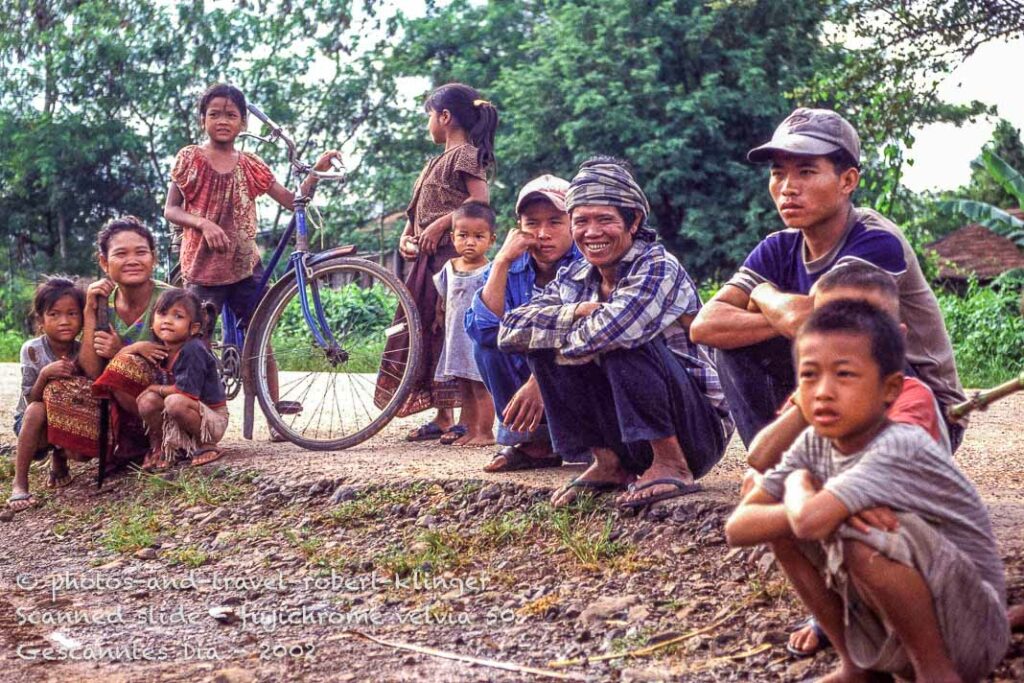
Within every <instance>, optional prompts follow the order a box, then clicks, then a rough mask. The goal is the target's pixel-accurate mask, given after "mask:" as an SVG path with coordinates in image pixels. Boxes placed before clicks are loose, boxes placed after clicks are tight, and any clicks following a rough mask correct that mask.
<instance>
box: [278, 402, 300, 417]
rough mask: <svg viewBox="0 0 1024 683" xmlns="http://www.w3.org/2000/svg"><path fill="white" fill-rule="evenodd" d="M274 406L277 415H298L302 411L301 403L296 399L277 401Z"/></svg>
mask: <svg viewBox="0 0 1024 683" xmlns="http://www.w3.org/2000/svg"><path fill="white" fill-rule="evenodd" d="M274 408H276V409H277V414H278V415H298V414H299V413H301V412H302V404H301V403H299V402H298V401H278V402H277V403H275V404H274Z"/></svg>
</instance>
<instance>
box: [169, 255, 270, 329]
mask: <svg viewBox="0 0 1024 683" xmlns="http://www.w3.org/2000/svg"><path fill="white" fill-rule="evenodd" d="M259 270H261V271H262V268H260V269H259ZM261 277H262V274H261V273H253V275H251V276H250V277H247V278H245V279H244V280H239V281H238V282H233V283H231V284H230V285H186V288H187V289H188V291H190V292H192V293H193V294H195V295H196V296H197V297H199V300H200V301H209V302H210V303H212V304H213V305H214V307H215V308H216V309H217V315H220V311H221V309H222V308H223V307H224V305H225V304H227V306H228V308H230V309H231V312H232V313H234V314H235V317H236V318H238V319H239V320H242V321H245V322H248V321H249V317H250V316H251V315H252V314H253V311H255V310H256V305H257V304H258V303H259V302H260V294H261V292H260V278H261Z"/></svg>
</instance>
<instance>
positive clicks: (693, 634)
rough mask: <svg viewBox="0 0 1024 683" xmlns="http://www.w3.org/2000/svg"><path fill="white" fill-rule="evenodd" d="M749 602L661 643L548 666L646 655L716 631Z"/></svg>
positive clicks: (560, 661) (571, 664)
mask: <svg viewBox="0 0 1024 683" xmlns="http://www.w3.org/2000/svg"><path fill="white" fill-rule="evenodd" d="M749 602H750V601H749V600H748V601H745V602H744V603H743V604H742V605H740V606H739V607H737V608H736V609H734V610H732V611H731V612H729V613H728V614H726V615H725V616H724V617H722V618H721V619H718V620H716V621H714V622H712V623H710V624H708V625H707V626H704V627H703V628H699V629H697V630H696V631H690V632H689V633H684V634H683V635H681V636H676V637H675V638H669V639H668V640H663V641H661V642H660V643H655V644H654V645H646V646H644V647H641V648H637V649H635V650H626V651H625V652H620V653H618V654H610V655H598V656H596V657H580V658H578V659H562V660H559V661H555V662H548V666H550V667H555V668H562V667H566V666H578V665H580V664H586V663H587V662H605V661H608V660H609V659H622V658H623V657H646V656H647V655H649V654H651V653H653V652H657V651H658V650H662V649H664V648H666V647H668V646H670V645H675V644H676V643H682V642H684V641H686V640H690V639H691V638H696V637H697V636H700V635H704V634H705V633H708V632H709V631H714V630H715V629H716V628H718V627H719V626H721V625H722V624H724V623H725V622H727V621H729V620H730V619H732V618H733V617H734V616H736V615H737V614H739V613H740V612H741V611H742V610H743V609H745V608H746V607H747V605H748V604H749Z"/></svg>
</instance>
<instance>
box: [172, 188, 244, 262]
mask: <svg viewBox="0 0 1024 683" xmlns="http://www.w3.org/2000/svg"><path fill="white" fill-rule="evenodd" d="M164 218H166V219H167V220H168V221H170V222H171V223H174V224H175V225H180V226H181V227H183V228H195V229H196V230H198V231H200V232H201V233H203V240H204V241H205V242H206V244H207V245H209V247H210V248H211V249H213V250H214V251H227V249H228V247H229V246H230V245H231V242H230V240H228V236H227V233H225V232H224V229H223V228H221V227H220V226H219V225H217V224H216V223H214V222H213V221H211V220H209V219H207V218H203V217H202V216H193V215H192V214H190V213H189V212H188V211H186V210H185V197H184V196H183V195H182V194H181V190H180V189H179V188H178V186H177V185H176V184H175V183H171V184H170V186H169V187H168V188H167V201H166V202H164Z"/></svg>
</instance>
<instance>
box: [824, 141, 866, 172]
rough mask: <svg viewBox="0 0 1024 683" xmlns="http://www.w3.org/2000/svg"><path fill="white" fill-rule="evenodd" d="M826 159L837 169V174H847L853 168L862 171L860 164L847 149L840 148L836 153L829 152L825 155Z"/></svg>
mask: <svg viewBox="0 0 1024 683" xmlns="http://www.w3.org/2000/svg"><path fill="white" fill-rule="evenodd" d="M825 158H826V159H828V160H829V162H830V163H831V164H832V167H833V168H835V169H836V174H837V175H839V174H841V173H845V172H846V171H848V170H849V169H851V168H855V169H857V170H858V171H859V170H860V162H859V161H857V160H856V159H854V158H853V156H852V155H851V154H850V153H849V152H847V151H846V150H845V149H843V148H842V147H840V148H839V149H837V150H836V151H834V152H829V153H828V154H826V155H825Z"/></svg>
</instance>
